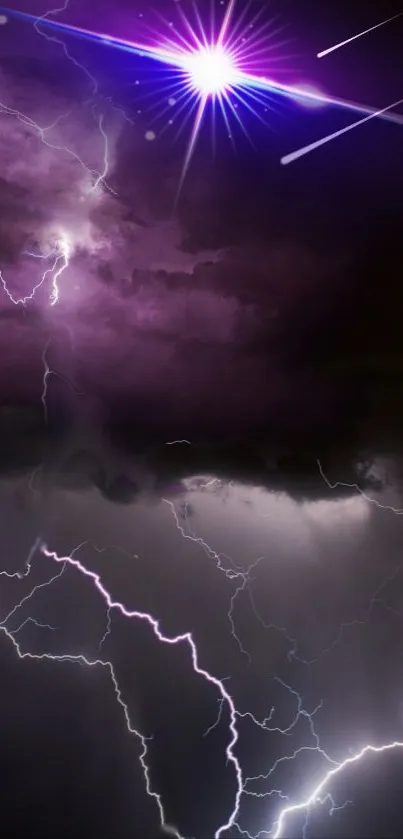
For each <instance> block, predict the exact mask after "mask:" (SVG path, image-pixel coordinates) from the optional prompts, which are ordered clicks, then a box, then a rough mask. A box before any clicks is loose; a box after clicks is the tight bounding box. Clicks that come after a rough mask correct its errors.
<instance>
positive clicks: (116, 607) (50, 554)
mask: <svg viewBox="0 0 403 839" xmlns="http://www.w3.org/2000/svg"><path fill="white" fill-rule="evenodd" d="M41 551H42V553H43V555H44V556H46V557H47V558H48V559H50V560H52V561H53V562H55V563H57V564H61V566H62V570H61V571H60V572H59V575H56V576H60V575H61V574H62V573H63V571H64V570H65V569H66V568H67V567H70V568H74V569H75V570H76V571H77V572H78V573H79V574H80V575H81V576H83V577H86V578H88V579H90V580H92V582H93V584H94V587H95V588H96V590H97V591H98V592H99V594H100V595H101V597H102V599H103V600H104V602H105V604H106V607H107V609H109V610H110V611H111V612H112V611H116V612H119V613H120V614H121V615H122V616H123V617H125V618H128V619H130V620H137V621H143V622H145V623H146V624H147V625H148V626H149V627H150V629H151V631H152V632H153V634H154V635H155V637H156V638H157V640H158V641H159V642H160V643H162V644H166V645H168V646H173V645H175V646H176V645H184V646H186V647H187V649H188V650H189V653H190V658H191V664H192V668H193V671H194V672H195V673H196V674H197V675H198V676H200V677H201V678H202V679H204V680H205V681H206V682H208V683H209V684H210V685H212V686H213V687H215V688H216V690H217V692H218V693H219V695H220V697H221V698H222V700H223V702H224V703H225V705H226V706H227V708H228V712H229V719H230V721H229V742H228V745H227V747H226V752H225V755H226V760H227V764H230V765H231V766H232V768H233V772H234V775H235V779H236V795H235V803H234V807H233V810H232V812H231V814H230V816H229V818H228V820H227V822H226V823H225V824H222V825H221V826H220V827H219V828H218V829H217V830H216V833H215V839H219V837H220V836H221V835H222V834H223V833H224V832H225V831H226V830H229V829H230V828H231V826H232V824H233V822H234V819H235V818H236V814H237V811H238V808H239V802H240V798H241V795H242V790H243V776H242V769H241V766H240V763H239V760H238V758H237V757H236V755H235V752H234V749H235V746H236V743H237V741H238V731H237V727H236V718H237V713H236V708H235V704H234V700H233V699H232V697H231V694H230V693H229V692H228V691H227V690H226V688H225V686H224V683H223V681H222V680H221V679H218V678H217V677H216V676H214V675H212V674H211V673H210V672H209V671H208V670H206V669H204V668H203V667H202V666H201V665H200V662H199V659H200V654H199V651H198V649H197V646H196V643H195V641H194V638H193V635H192V633H191V632H184V633H182V634H180V635H175V636H170V635H165V634H164V633H163V632H162V630H161V628H160V623H159V621H158V619H157V618H156V617H154V616H153V615H151V614H149V613H148V612H141V611H139V610H137V609H133V610H132V609H128V608H127V607H126V606H125V605H124V604H123V603H121V602H120V601H119V600H114V599H113V597H112V595H111V594H110V592H109V591H108V590H107V589H106V588H105V586H104V584H103V583H102V581H101V578H100V576H99V574H97V573H95V572H94V571H90V570H89V569H88V568H87V567H86V566H85V565H83V563H82V562H81V561H80V560H79V559H77V557H76V553H77V551H72V553H71V554H70V555H69V556H67V557H60V556H59V555H58V554H57V553H56V552H55V551H50V550H48V548H47V547H46V545H41ZM55 578H56V577H55ZM55 578H52V580H53V579H55ZM48 584H49V583H48ZM32 593H33V592H32ZM30 596H32V594H31V595H27V596H26V597H25V598H23V601H21V603H23V602H24V603H25V602H27V601H28V600H29V599H30ZM17 608H18V607H15V609H14V610H12V612H11V613H10V615H11V614H13V613H14V612H15V610H16V609H17ZM10 615H8V616H7V619H9V617H10ZM3 624H4V622H3ZM1 628H3V627H1ZM6 632H7V634H8V636H9V635H10V633H9V632H8V631H6ZM13 640H14V645H15V646H16V648H17V652H18V653H19V654H20V656H21V657H24V656H25V655H26V654H25V653H23V654H21V650H20V648H19V647H18V645H17V644H16V642H15V639H13ZM28 655H29V654H28ZM41 657H42V656H41ZM46 657H47V656H46ZM51 658H53V659H54V660H60V659H61V660H71V657H70V656H62V657H59V656H58V657H53V656H51ZM75 658H76V660H77V659H80V660H81V661H83V662H84V663H86V664H89V665H94V664H99V663H102V664H105V662H100V661H99V660H94V661H91V660H89V659H86V658H85V657H84V656H77V657H75ZM107 664H108V666H109V669H110V673H111V676H112V679H113V682H114V686H115V691H116V695H117V696H118V697H120V691H119V687H118V684H117V681H116V676H115V673H114V670H113V666H112V665H111V663H110V662H108V663H107ZM125 707H126V706H125ZM126 715H127V716H126V722H127V723H128V727H129V725H130V720H129V719H128V712H127V707H126ZM129 730H130V731H131V732H132V733H135V734H137V736H138V737H140V739H141V735H140V734H139V733H138V732H137V731H136V730H134V729H132V727H131V726H130V728H129ZM142 742H143V745H144V749H145V753H144V760H145V757H146V748H145V743H146V741H145V738H144V737H143V738H142ZM142 765H143V770H144V771H145V773H146V780H147V787H148V789H147V791H148V792H149V793H150V794H151V792H150V790H151V788H150V782H149V770H148V768H147V764H146V763H145V762H144V763H143V764H142ZM154 798H156V800H157V801H158V804H159V809H160V817H161V825H162V826H163V827H166V819H165V814H164V810H163V808H162V804H161V799H160V797H159V796H157V795H156V794H155V793H154ZM169 829H171V830H172V828H169ZM175 830H176V829H175ZM176 835H177V836H178V837H179V833H178V832H177V831H176Z"/></svg>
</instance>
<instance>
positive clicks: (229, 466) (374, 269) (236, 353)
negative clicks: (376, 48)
mask: <svg viewBox="0 0 403 839" xmlns="http://www.w3.org/2000/svg"><path fill="white" fill-rule="evenodd" d="M38 40H39V39H38ZM36 49H38V44H36ZM6 64H7V66H6V67H5V69H4V72H3V80H2V82H3V88H2V101H3V103H4V105H7V106H8V107H10V108H14V109H17V110H18V111H22V112H23V113H24V114H28V115H29V116H30V118H31V119H34V120H35V122H37V123H38V124H40V125H41V126H46V125H50V124H52V122H54V121H55V120H56V119H59V118H60V122H57V124H56V126H55V129H54V132H52V134H51V135H50V138H51V141H52V142H53V144H54V145H57V146H63V147H64V146H66V145H67V146H68V147H69V149H70V150H73V154H71V153H70V154H69V153H68V152H66V151H63V150H55V149H49V148H48V147H47V146H46V145H44V144H43V143H41V142H40V139H38V137H37V136H36V135H35V131H32V126H29V125H27V124H25V123H24V121H21V119H18V117H17V116H16V115H15V114H14V115H10V114H7V113H4V112H3V113H2V114H0V164H1V177H2V179H3V181H2V190H1V196H0V201H1V202H2V204H1V206H2V208H3V211H2V213H1V224H0V246H1V263H2V270H3V273H4V275H5V276H7V279H9V280H10V282H11V283H13V282H14V283H15V286H13V288H18V289H22V288H26V285H27V279H28V283H31V272H32V273H33V272H34V269H35V270H37V265H32V264H30V265H29V267H28V266H27V265H26V263H24V262H21V261H20V260H19V256H20V254H21V251H22V250H23V249H24V248H25V247H27V246H30V247H31V248H34V247H43V246H44V245H46V243H47V241H49V235H50V233H49V231H50V230H51V229H52V227H53V226H55V224H56V226H57V228H58V229H59V228H61V229H63V230H66V231H67V232H68V234H69V236H70V237H71V238H72V242H73V249H74V251H75V252H74V253H73V255H72V258H71V269H69V272H66V273H65V275H64V276H63V279H62V282H61V299H60V304H59V305H58V306H57V307H54V308H53V309H52V310H50V309H49V307H48V306H44V305H43V301H42V298H41V299H40V301H39V303H38V306H37V307H35V305H34V306H33V307H32V308H28V307H27V308H26V310H25V311H22V312H17V311H16V310H15V308H14V307H13V306H12V304H11V303H9V302H8V301H7V299H6V298H4V306H3V308H2V311H1V312H0V317H1V322H2V344H1V345H2V348H3V350H2V361H1V363H0V375H1V379H2V387H3V393H4V400H5V403H6V405H7V404H8V405H9V406H10V407H7V408H6V409H5V410H6V412H7V411H9V414H8V415H7V417H5V418H3V419H2V423H3V424H5V425H4V430H3V440H7V441H8V442H7V446H5V447H4V452H3V457H4V463H3V466H2V465H1V463H0V469H2V470H3V471H4V472H6V473H7V472H8V471H10V470H11V471H12V470H13V468H14V469H15V471H20V470H21V471H31V469H33V468H35V466H39V465H40V463H41V462H42V459H43V453H44V440H43V438H42V428H43V426H42V421H43V411H42V405H41V401H40V400H41V393H42V389H43V381H42V379H43V370H44V368H43V360H42V353H43V350H44V346H45V344H46V342H47V340H48V339H49V336H50V338H51V341H50V349H49V352H50V356H49V363H50V366H51V368H52V369H53V370H54V371H55V372H57V373H59V374H60V375H61V376H63V377H64V379H66V380H67V381H68V382H70V383H71V385H72V388H73V391H74V390H75V391H78V392H79V393H84V394H85V396H84V397H80V396H77V395H74V392H72V388H71V387H69V385H67V386H66V384H63V381H61V380H57V379H56V377H53V378H51V380H50V383H49V390H48V400H49V428H50V429H51V430H52V429H55V434H56V438H55V442H54V443H52V445H51V448H50V449H49V445H47V446H46V457H45V460H46V468H45V472H46V471H47V472H52V471H55V469H54V467H55V463H58V464H59V466H60V464H63V463H64V464H66V463H67V464H68V466H66V481H67V483H68V484H69V485H70V486H71V487H75V486H76V487H77V488H79V487H84V486H91V485H96V486H98V487H99V488H100V490H101V491H102V492H103V493H104V494H105V495H107V496H108V497H110V498H111V499H114V500H116V501H128V500H130V499H131V498H132V497H134V496H135V495H136V494H137V493H138V492H142V491H144V488H145V487H146V488H148V487H150V486H151V487H153V491H158V487H159V486H166V485H170V486H171V485H175V486H178V485H180V481H181V480H182V479H183V478H184V477H186V476H187V475H190V474H192V473H193V474H195V473H206V472H207V473H211V474H213V475H216V474H217V475H219V476H221V477H223V479H229V480H241V479H242V480H246V481H249V482H251V483H254V484H261V485H264V486H268V487H269V486H270V487H274V486H276V487H277V488H280V487H281V481H282V478H281V477H280V476H281V475H282V474H285V475H286V482H287V486H290V485H293V486H295V492H296V494H304V493H305V492H306V493H308V494H310V493H311V494H313V495H315V494H316V493H318V494H319V495H320V494H321V493H322V492H325V488H324V487H323V481H321V479H320V476H318V472H317V467H316V459H317V457H318V456H319V457H320V458H321V459H322V460H324V461H329V462H333V461H335V460H337V461H338V462H339V463H341V464H342V468H341V470H340V472H341V474H340V477H344V479H347V480H349V479H351V480H352V479H353V477H354V469H353V463H354V461H355V460H356V459H357V458H358V459H360V457H361V452H362V449H364V450H368V451H370V452H372V451H377V450H378V449H379V446H381V447H382V446H384V445H385V442H386V438H387V437H388V436H389V438H390V440H391V438H392V436H393V435H392V432H393V427H394V428H396V430H398V428H399V423H400V422H401V419H402V414H403V402H402V400H401V398H400V396H399V394H400V392H401V389H400V378H401V373H402V370H401V364H400V362H399V358H400V357H401V339H400V335H401V330H400V325H399V314H398V313H399V311H400V307H399V305H398V301H399V295H400V286H399V283H398V279H397V277H398V272H397V271H396V265H399V264H401V259H402V254H401V248H400V246H399V244H398V240H396V238H395V237H394V231H392V230H391V226H390V223H389V222H388V223H387V224H386V223H383V224H382V223H381V222H380V221H379V217H378V219H377V221H376V236H374V237H373V239H374V242H373V244H370V245H369V246H368V244H367V245H366V254H365V256H363V255H362V254H363V250H362V241H363V240H362V239H361V238H359V237H358V238H357V241H356V243H355V244H356V246H355V248H354V249H352V238H353V236H354V235H356V234H357V231H358V230H359V229H364V228H365V229H366V237H368V230H374V227H369V228H368V229H367V227H368V225H367V223H368V219H370V220H371V219H373V217H374V214H375V204H374V205H371V206H369V207H366V208H364V210H363V212H362V213H361V217H360V218H357V213H356V201H357V198H355V199H354V200H351V201H350V200H347V199H348V198H349V195H350V193H349V191H348V185H346V184H345V183H343V184H342V185H340V183H338V184H337V185H335V181H336V180H340V179H336V178H334V179H333V181H332V190H333V191H331V192H330V193H329V196H330V197H329V200H328V202H327V203H326V202H324V201H323V200H319V199H320V198H322V197H323V196H321V195H320V184H318V181H316V182H312V181H311V179H310V174H309V172H310V170H309V166H308V168H307V174H306V175H303V174H301V170H299V174H298V172H297V173H296V174H295V176H294V175H291V174H290V175H289V174H288V173H287V174H286V175H284V171H283V170H281V173H280V170H279V167H278V155H277V152H278V151H279V148H277V145H279V144H278V143H277V145H275V144H274V142H273V145H271V146H270V148H269V150H268V152H267V159H265V165H264V167H263V166H262V161H261V159H260V158H259V159H256V160H255V159H254V162H253V161H250V164H248V168H247V169H246V168H245V167H244V169H243V171H242V168H243V167H242V166H239V164H237V163H236V162H234V163H232V162H228V161H227V162H223V161H222V160H221V158H220V161H219V164H217V165H216V167H215V168H214V167H210V168H208V167H207V157H206V156H204V152H203V148H202V151H201V156H200V157H199V158H198V165H197V167H194V168H193V170H191V172H190V173H189V179H188V181H187V183H186V184H185V189H184V192H183V196H182V199H181V203H180V205H179V208H178V214H177V215H175V214H174V215H173V214H172V198H173V195H174V191H175V187H176V183H177V177H178V172H179V170H180V164H181V160H182V157H180V155H181V154H182V152H181V151H180V154H179V152H175V154H173V153H172V154H171V153H169V152H168V146H167V148H166V149H165V147H163V146H162V145H161V144H159V143H158V142H155V143H148V142H146V141H145V139H144V130H145V128H146V125H145V123H144V124H143V123H142V122H141V121H139V123H138V124H137V125H135V126H132V125H131V124H130V123H128V122H127V121H125V120H123V119H122V114H121V113H120V112H117V111H114V110H113V108H110V107H109V108H108V109H107V111H106V112H105V113H106V118H107V128H108V136H109V139H110V144H109V156H110V157H109V159H110V176H109V183H110V186H111V187H112V189H113V190H114V191H115V192H116V194H114V193H110V192H105V191H104V192H102V191H101V192H99V193H97V194H95V195H94V196H93V199H91V200H89V201H87V200H82V199H83V195H84V193H85V187H86V186H88V183H89V182H90V179H89V175H88V172H86V170H85V167H83V166H82V165H81V164H80V162H79V161H78V160H77V157H75V155H76V154H78V155H79V156H80V158H81V159H82V161H84V162H85V164H86V165H87V166H88V167H90V168H98V169H100V167H101V166H102V153H103V148H102V136H101V135H100V132H99V130H98V128H97V122H96V119H94V118H93V117H94V115H93V112H92V110H91V108H88V106H85V107H84V106H83V104H82V103H83V102H85V97H86V96H87V93H88V91H87V89H86V85H85V84H84V83H83V89H82V91H81V97H80V98H79V99H77V98H76V88H75V87H74V88H70V75H69V74H72V76H74V78H76V70H72V68H71V66H70V65H69V64H68V62H67V63H66V64H67V73H68V80H67V79H65V80H64V82H63V83H60V84H59V85H56V84H52V85H48V84H47V75H46V74H47V72H48V74H49V68H48V70H46V66H45V65H46V61H45V62H44V63H43V64H38V62H37V59H35V61H34V62H33V63H32V65H31V70H32V72H30V74H29V78H28V77H27V74H26V73H25V75H24V74H23V73H22V70H21V65H19V69H18V72H17V70H16V68H15V67H12V66H11V65H10V61H8V63H7V62H6ZM52 66H53V65H52ZM35 68H36V69H35ZM55 75H57V74H54V73H53V74H52V76H55ZM83 82H85V79H83ZM72 90H73V91H74V96H73V94H72ZM104 104H105V103H104ZM62 117H63V118H62ZM179 158H180V159H179ZM209 160H210V158H209ZM274 161H275V164H276V165H275V166H274ZM309 165H310V164H309ZM318 165H319V166H320V163H319V164H318ZM235 168H237V175H236V176H235ZM304 171H305V170H304ZM209 173H210V174H209ZM280 175H281V177H280ZM283 178H285V180H284V179H283ZM319 180H320V179H319ZM269 186H270V189H269V188H268V187H269ZM355 186H356V185H355V184H353V186H352V188H351V189H352V192H354V190H355ZM351 194H352V193H351ZM354 194H355V193H354ZM337 195H339V197H340V196H341V198H342V200H341V202H337V201H336V200H335V196H337ZM346 196H347V197H346ZM350 197H351V196H350ZM375 203H376V202H375ZM353 217H354V219H355V220H354V224H353V225H352V227H351V230H350V227H349V223H350V220H351V219H353ZM329 220H330V221H332V220H333V221H332V223H329ZM371 224H372V222H371ZM366 225H367V227H366ZM347 228H348V229H347ZM322 230H326V233H325V234H324V235H323V237H322V235H321V231H322ZM329 230H330V232H329ZM352 253H354V257H352ZM380 276H382V282H379V277H380ZM29 287H32V283H31V286H29V285H28V288H29ZM395 303H396V305H394V304H395ZM62 336H66V337H65V338H63V337H62ZM381 336H382V341H383V345H384V357H383V358H380V356H379V353H378V344H379V339H380V337H381ZM385 370H388V376H387V377H385V375H384V372H385ZM18 405H20V406H23V407H20V408H18V407H15V406H18ZM88 406H90V408H88ZM86 411H87V412H88V411H89V413H90V419H88V415H87V414H86ZM24 412H26V415H25V414H24ZM31 412H32V413H31ZM83 414H84V415H85V417H86V418H85V421H83V420H82V415H83ZM10 416H12V417H13V419H12V421H11V422H10V419H9V417H10ZM20 417H22V418H23V419H22V420H21V421H22V428H23V430H21V428H20V427H18V423H19V422H20ZM83 422H84V425H85V428H86V431H85V433H83V442H82V441H81V438H79V440H78V442H77V433H78V432H77V428H78V429H81V427H82V426H83ZM58 429H59V431H58ZM69 429H71V434H70V431H69ZM99 429H101V430H102V435H103V437H102V441H103V442H102V445H103V444H104V440H105V438H107V439H109V440H110V441H111V453H110V455H108V457H107V463H106V464H105V463H104V459H105V455H104V454H100V451H101V449H102V445H101V443H99V446H98V444H96V445H95V451H94V450H93V449H94V446H93V445H92V443H91V445H90V444H89V442H88V441H89V439H90V438H91V435H92V433H93V431H94V430H95V431H96V430H99ZM68 433H69V434H70V437H69V436H68ZM66 434H67V438H66V439H67V443H66V442H65V440H64V437H65V435H66ZM80 434H81V431H80ZM178 438H179V439H181V438H186V439H189V440H191V441H192V447H186V448H184V447H180V446H177V447H172V449H173V448H175V451H173V450H171V449H170V450H169V452H168V450H167V448H166V447H165V442H167V441H169V440H173V439H178ZM207 438H209V440H210V442H209V445H208V446H207V447H204V446H203V445H202V447H201V448H200V447H199V443H200V441H202V442H203V440H206V439H207ZM212 440H213V441H214V440H215V441H216V442H211V441H212ZM357 440H360V443H359V445H358V444H357ZM390 440H389V442H390ZM80 441H81V442H80ZM193 444H194V445H193ZM66 446H67V453H66ZM136 446H137V448H138V449H142V450H143V451H144V450H146V451H147V456H146V458H145V459H146V461H147V465H146V468H145V470H144V471H142V470H141V469H140V472H139V467H138V464H137V465H136V468H135V469H134V472H135V474H132V469H133V464H132V457H133V451H134V453H135V450H136ZM116 450H120V451H121V452H123V461H125V460H126V461H127V462H130V468H129V469H127V468H126V467H125V464H124V462H123V463H122V462H121V460H119V465H117V463H116V454H115V452H116ZM134 462H136V458H135V457H134ZM13 463H14V467H13ZM268 464H274V467H270V465H269V466H268ZM62 471H63V470H62ZM107 475H110V477H107ZM156 488H157V489H156Z"/></svg>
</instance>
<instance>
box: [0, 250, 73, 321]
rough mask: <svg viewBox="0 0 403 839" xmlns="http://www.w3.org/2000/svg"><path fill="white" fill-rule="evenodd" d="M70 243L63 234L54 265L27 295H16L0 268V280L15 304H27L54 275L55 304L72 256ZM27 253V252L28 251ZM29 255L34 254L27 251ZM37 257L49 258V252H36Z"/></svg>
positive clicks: (51, 297)
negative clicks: (62, 276)
mask: <svg viewBox="0 0 403 839" xmlns="http://www.w3.org/2000/svg"><path fill="white" fill-rule="evenodd" d="M70 247H71V246H70V243H69V240H68V238H67V237H64V236H62V237H61V238H60V241H59V242H58V243H57V246H56V256H55V259H54V262H53V265H52V266H51V267H50V268H46V269H45V271H44V272H43V274H42V276H41V278H40V280H39V281H38V282H37V283H36V285H34V287H33V289H32V291H30V293H29V294H26V295H25V297H14V295H13V294H12V292H11V291H10V289H9V288H8V285H7V283H6V281H5V279H4V277H3V274H2V271H1V270H0V282H1V284H2V286H3V289H4V291H5V293H6V295H7V297H8V299H9V300H10V302H11V303H13V304H14V306H18V305H23V306H25V305H26V304H27V303H28V302H29V301H30V300H33V299H34V297H35V295H36V292H37V291H38V289H39V288H41V286H43V284H44V283H45V282H46V280H47V278H48V277H52V293H51V295H50V300H51V306H54V305H55V303H57V301H58V300H59V293H60V292H59V286H58V280H59V278H60V277H61V275H62V274H63V272H64V271H65V270H66V268H68V266H69V257H70ZM26 253H27V252H26ZM27 255H28V256H32V254H29V253H27ZM35 258H36V259H41V260H47V259H48V258H49V254H44V255H41V254H35Z"/></svg>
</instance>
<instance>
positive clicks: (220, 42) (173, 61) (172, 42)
mask: <svg viewBox="0 0 403 839" xmlns="http://www.w3.org/2000/svg"><path fill="white" fill-rule="evenodd" d="M235 2H236V0H229V3H228V5H227V8H226V10H225V12H224V17H223V20H222V23H221V26H220V27H219V29H218V31H217V28H216V26H215V24H214V20H212V21H211V26H210V27H209V32H207V28H208V27H206V26H205V25H204V23H203V21H202V20H201V17H200V15H199V13H198V11H197V8H195V9H194V17H195V25H194V26H193V25H192V24H191V22H190V21H189V20H188V18H187V17H186V16H185V14H184V12H183V11H182V9H181V8H180V6H178V12H179V16H180V18H181V22H182V25H183V26H182V31H180V30H176V29H175V30H173V29H172V28H170V26H169V24H168V22H166V21H163V23H165V24H166V27H167V30H168V33H167V35H166V36H165V37H164V35H162V34H161V28H160V29H159V30H158V31H157V32H153V33H152V37H151V38H149V43H148V44H146V43H140V42H137V41H131V40H127V39H121V38H117V37H114V36H110V35H108V34H99V33H97V32H94V31H90V30H87V29H83V28H80V27H76V26H73V25H70V24H66V23H59V22H58V21H56V20H51V19H50V17H49V15H50V14H51V13H47V14H46V15H44V16H43V17H42V18H39V19H38V18H35V17H34V16H33V15H29V14H26V13H23V12H15V11H13V10H11V11H10V10H6V9H4V10H2V11H4V12H7V13H9V14H10V15H11V16H14V17H19V18H22V19H24V20H29V21H32V22H33V23H34V25H35V28H36V29H37V30H38V32H41V27H44V28H51V29H54V30H56V31H58V32H60V33H66V34H70V35H75V36H76V37H81V38H84V39H86V40H90V41H92V42H95V43H101V44H103V45H104V46H108V47H113V48H114V49H118V50H123V51H125V52H127V53H132V54H134V55H139V56H143V57H146V58H149V59H152V60H154V61H158V62H160V63H162V64H163V65H166V67H167V73H168V75H167V77H165V79H164V86H165V91H166V93H167V94H168V101H169V100H170V99H174V100H175V108H176V118H178V117H179V116H180V115H182V116H183V123H184V122H185V121H186V120H187V118H188V117H189V115H191V114H192V111H193V113H194V117H193V125H192V128H191V132H190V139H189V142H188V147H187V151H186V154H185V161H184V165H183V169H182V174H181V177H180V184H179V191H180V189H181V186H182V184H183V181H184V178H185V176H186V173H187V170H188V168H189V165H190V162H191V159H192V155H193V152H194V149H195V145H196V142H197V139H198V135H199V132H200V128H201V125H202V122H203V117H204V113H205V111H206V107H207V105H208V104H211V111H212V119H213V125H215V114H216V111H217V106H218V110H219V111H220V113H221V115H222V118H223V120H224V124H225V127H226V130H227V132H228V136H229V138H230V139H231V141H233V132H232V126H231V123H234V121H235V123H236V124H237V125H238V127H239V128H240V129H241V130H242V131H243V133H244V134H245V136H246V137H247V138H248V139H250V138H249V134H248V132H247V129H246V127H245V124H244V120H243V113H246V111H248V112H249V113H252V114H253V115H254V116H256V117H257V118H258V119H260V120H261V121H263V122H264V121H265V120H264V118H263V117H262V115H261V113H260V112H261V111H262V110H263V109H265V110H267V107H266V106H267V104H268V100H269V99H270V107H271V109H273V106H274V102H275V99H277V100H278V99H279V98H286V99H288V100H292V101H294V102H297V103H298V104H301V105H304V106H306V107H311V108H313V107H315V108H316V107H321V106H324V105H332V106H337V107H340V108H343V109H347V110H350V111H353V112H357V113H360V114H362V115H363V116H364V117H367V116H369V115H370V116H375V117H377V118H380V119H385V120H388V121H391V122H395V123H398V124H400V125H402V124H403V117H402V116H400V115H399V114H396V113H394V112H392V111H390V110H389V108H382V109H377V108H373V107H369V106H367V105H360V104H357V103H355V102H349V101H346V100H344V99H336V98H334V97H331V96H327V95H326V94H323V93H321V92H320V91H319V90H318V89H317V88H316V87H314V86H312V85H310V84H309V83H303V84H302V85H299V86H297V85H289V84H284V83H282V82H278V81H276V80H275V79H273V78H272V77H271V74H270V76H269V75H266V74H265V73H264V71H262V68H263V67H264V66H272V64H273V50H274V48H275V47H276V40H275V39H276V37H277V36H278V35H279V32H280V31H281V30H280V29H279V28H277V29H275V28H274V22H273V20H272V21H269V22H268V23H264V24H262V23H261V22H260V20H259V19H260V17H261V14H262V9H261V10H260V11H259V12H258V13H257V14H255V16H254V17H253V16H251V15H250V8H251V7H250V6H246V7H244V8H243V9H242V10H241V11H240V12H239V14H238V16H237V18H236V19H234V10H235ZM262 8H263V7H262ZM277 58H278V56H277ZM274 60H276V58H274ZM168 88H169V90H168ZM179 191H178V192H179Z"/></svg>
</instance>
